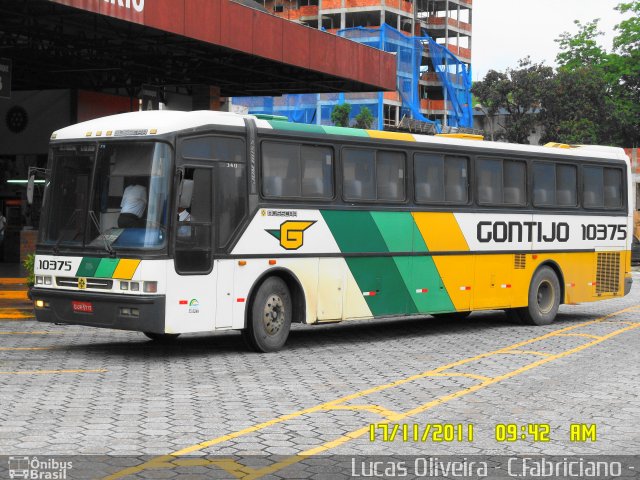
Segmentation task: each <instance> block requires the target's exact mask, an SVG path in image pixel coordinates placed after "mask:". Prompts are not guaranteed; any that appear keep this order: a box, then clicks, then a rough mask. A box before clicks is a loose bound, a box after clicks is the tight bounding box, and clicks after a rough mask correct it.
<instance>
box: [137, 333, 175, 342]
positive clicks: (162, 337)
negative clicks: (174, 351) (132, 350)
mask: <svg viewBox="0 0 640 480" xmlns="http://www.w3.org/2000/svg"><path fill="white" fill-rule="evenodd" d="M142 333H144V334H145V336H146V337H147V338H149V339H151V340H153V341H154V342H158V343H170V342H173V341H174V340H175V339H176V338H178V337H179V336H180V334H179V333H153V332H142Z"/></svg>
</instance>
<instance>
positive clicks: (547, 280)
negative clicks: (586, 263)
mask: <svg viewBox="0 0 640 480" xmlns="http://www.w3.org/2000/svg"><path fill="white" fill-rule="evenodd" d="M560 292H561V290H560V281H559V280H558V276H557V275H556V272H554V271H553V269H551V268H549V267H542V268H540V269H538V271H537V272H536V273H535V274H534V275H533V278H532V279H531V284H530V285H529V305H528V306H527V307H523V308H516V309H513V310H512V311H511V312H510V313H509V316H510V317H513V316H517V319H518V320H519V321H520V322H521V323H524V324H528V325H549V324H551V323H552V322H553V321H554V320H555V318H556V315H557V314H558V308H559V307H560Z"/></svg>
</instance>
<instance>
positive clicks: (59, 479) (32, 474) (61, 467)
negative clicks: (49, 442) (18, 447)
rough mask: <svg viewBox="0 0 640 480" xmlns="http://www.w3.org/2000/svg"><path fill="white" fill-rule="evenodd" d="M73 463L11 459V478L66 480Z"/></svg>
mask: <svg viewBox="0 0 640 480" xmlns="http://www.w3.org/2000/svg"><path fill="white" fill-rule="evenodd" d="M72 468H73V462H63V461H59V460H56V459H55V458H47V459H46V460H39V459H38V457H33V458H30V457H9V478H11V479H12V480H13V479H14V478H24V479H33V480H65V479H66V478H68V477H67V471H68V470H71V469H72Z"/></svg>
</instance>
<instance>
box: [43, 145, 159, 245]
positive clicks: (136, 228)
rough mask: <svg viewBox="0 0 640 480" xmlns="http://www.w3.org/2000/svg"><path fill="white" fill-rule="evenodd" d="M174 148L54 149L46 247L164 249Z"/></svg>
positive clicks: (47, 194)
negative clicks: (172, 149)
mask: <svg viewBox="0 0 640 480" xmlns="http://www.w3.org/2000/svg"><path fill="white" fill-rule="evenodd" d="M170 168H171V148H170V147H169V145H167V144H164V143H160V142H132V141H112V142H104V143H98V144H75V145H74V144H65V145H56V146H54V147H53V148H52V151H51V155H50V159H49V177H48V182H47V185H46V189H45V196H44V203H43V218H42V228H41V229H40V230H41V231H40V243H41V244H42V245H47V246H52V247H54V249H57V248H58V247H64V248H82V247H84V248H92V249H93V248H95V249H103V250H106V251H108V252H109V253H113V252H114V251H115V250H118V249H131V248H133V249H141V248H147V249H162V248H164V247H165V245H166V238H167V234H166V231H167V226H168V222H169V207H170V204H169V200H170V197H169V188H170V183H169V179H170V178H171V175H170Z"/></svg>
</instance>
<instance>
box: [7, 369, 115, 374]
mask: <svg viewBox="0 0 640 480" xmlns="http://www.w3.org/2000/svg"><path fill="white" fill-rule="evenodd" d="M106 371H107V370H105V369H103V368H101V369H98V370H31V371H29V370H26V371H22V372H21V371H15V372H0V375H50V374H58V373H105V372H106Z"/></svg>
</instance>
